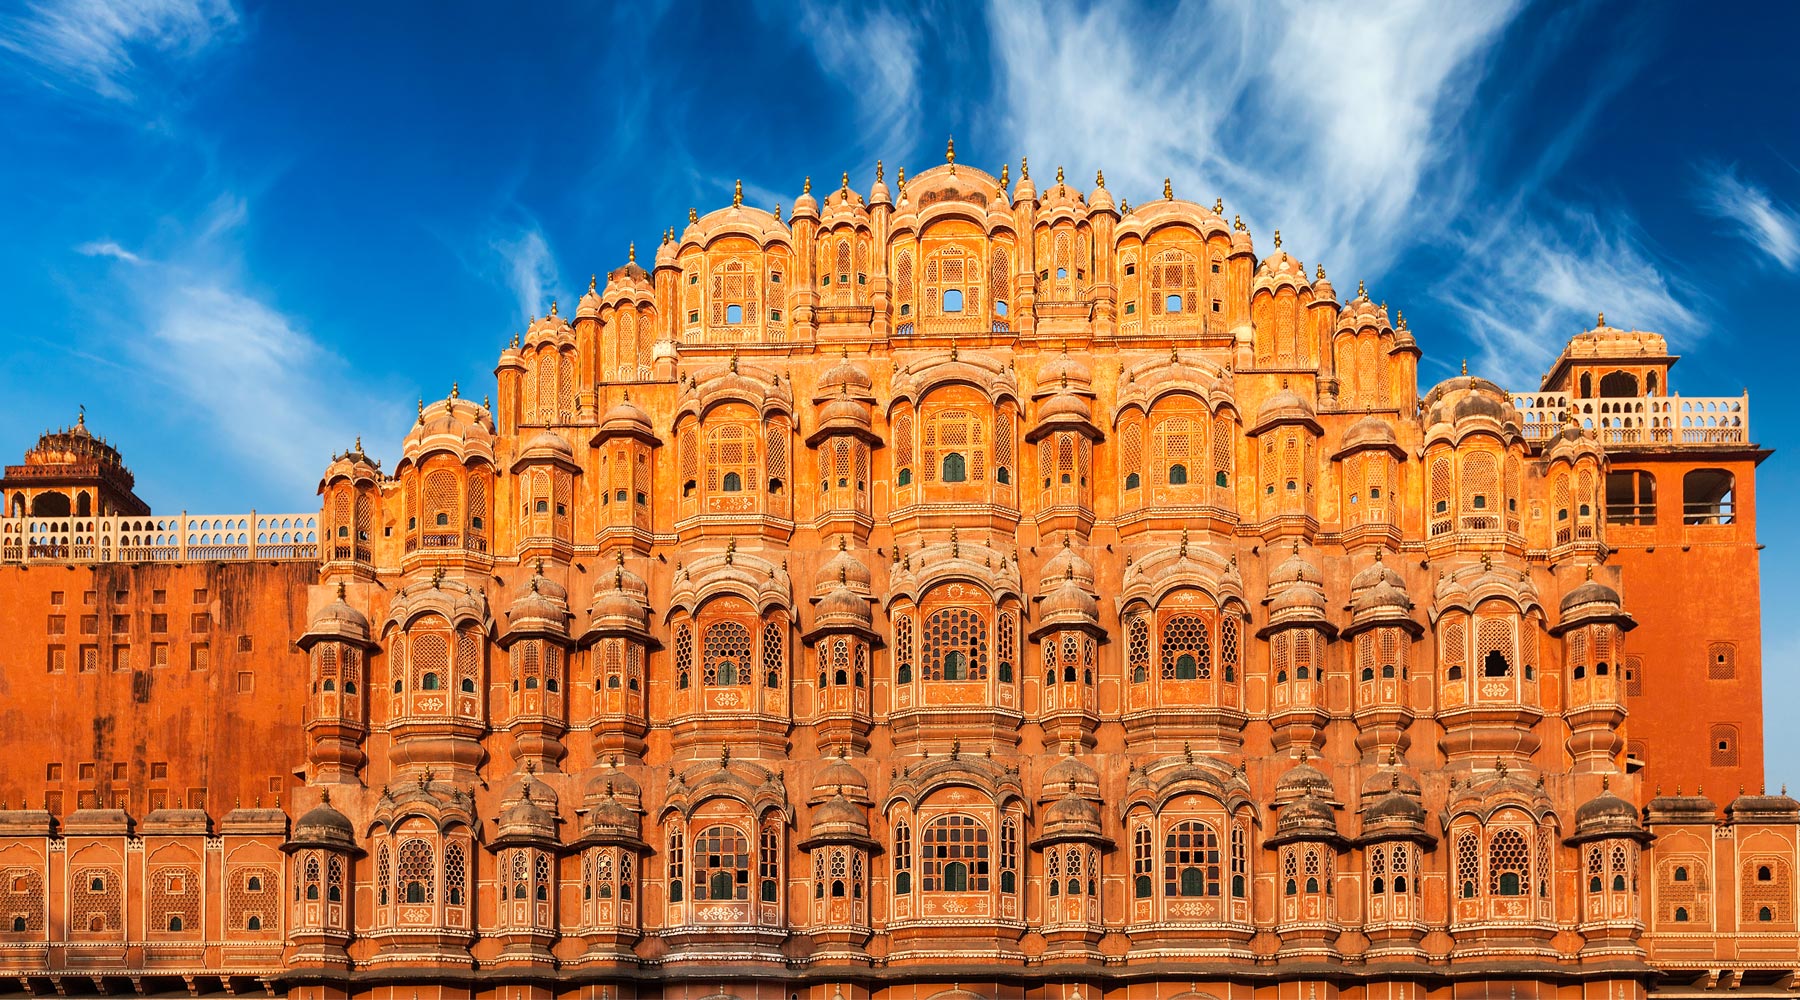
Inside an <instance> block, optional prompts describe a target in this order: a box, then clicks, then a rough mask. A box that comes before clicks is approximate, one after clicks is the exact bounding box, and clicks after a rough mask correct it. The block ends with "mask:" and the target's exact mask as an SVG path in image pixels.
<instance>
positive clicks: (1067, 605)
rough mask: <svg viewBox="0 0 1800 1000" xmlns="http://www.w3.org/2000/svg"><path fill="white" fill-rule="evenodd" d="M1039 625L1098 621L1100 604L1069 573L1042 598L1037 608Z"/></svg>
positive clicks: (1096, 623) (1093, 623) (1092, 623)
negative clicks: (1040, 604)
mask: <svg viewBox="0 0 1800 1000" xmlns="http://www.w3.org/2000/svg"><path fill="white" fill-rule="evenodd" d="M1038 620H1039V623H1040V625H1041V626H1050V625H1076V624H1091V625H1098V624H1099V623H1100V604H1099V602H1098V601H1095V600H1094V598H1093V595H1091V594H1089V593H1088V592H1087V591H1086V590H1084V589H1082V587H1081V584H1080V583H1079V582H1077V581H1076V579H1075V577H1074V576H1073V575H1072V574H1071V575H1070V576H1066V577H1064V578H1063V582H1062V583H1061V584H1059V585H1058V586H1057V588H1056V589H1055V590H1052V591H1051V592H1050V593H1049V594H1048V595H1047V596H1045V598H1044V603H1043V606H1042V607H1041V608H1039V610H1038Z"/></svg>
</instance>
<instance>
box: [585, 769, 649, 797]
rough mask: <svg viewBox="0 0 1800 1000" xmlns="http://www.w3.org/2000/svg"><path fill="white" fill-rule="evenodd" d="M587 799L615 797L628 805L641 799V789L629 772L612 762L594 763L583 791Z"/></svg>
mask: <svg viewBox="0 0 1800 1000" xmlns="http://www.w3.org/2000/svg"><path fill="white" fill-rule="evenodd" d="M584 794H585V795H586V797H587V798H589V799H594V800H597V799H600V798H617V799H619V800H620V802H622V803H624V804H626V805H627V806H630V805H632V804H634V803H639V802H641V801H643V794H644V793H643V789H642V788H640V787H639V786H638V780H637V779H636V778H634V777H632V776H631V772H630V771H627V770H625V769H624V768H621V767H618V766H617V765H616V764H615V763H613V762H608V763H605V764H596V765H595V766H594V767H593V769H592V772H591V773H590V774H589V775H588V779H587V785H586V786H585V792H584Z"/></svg>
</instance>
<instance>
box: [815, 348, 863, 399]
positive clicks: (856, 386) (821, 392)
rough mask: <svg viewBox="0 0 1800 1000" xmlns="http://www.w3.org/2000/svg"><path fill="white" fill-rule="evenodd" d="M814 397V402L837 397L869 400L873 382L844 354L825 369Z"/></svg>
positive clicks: (860, 367)
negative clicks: (835, 362) (827, 397)
mask: <svg viewBox="0 0 1800 1000" xmlns="http://www.w3.org/2000/svg"><path fill="white" fill-rule="evenodd" d="M814 395H815V400H816V399H822V398H824V397H826V396H837V395H845V396H854V397H856V398H857V399H871V398H873V397H874V395H875V382H874V380H873V379H871V378H870V377H869V373H868V372H866V371H864V370H863V368H862V366H861V365H859V364H857V363H856V362H854V361H851V360H850V356H849V354H848V353H846V354H845V355H844V356H843V357H842V358H840V359H839V360H838V362H837V364H834V365H832V366H831V367H830V368H827V369H825V373H824V374H823V375H820V376H819V383H818V389H817V391H816V393H815V394H814Z"/></svg>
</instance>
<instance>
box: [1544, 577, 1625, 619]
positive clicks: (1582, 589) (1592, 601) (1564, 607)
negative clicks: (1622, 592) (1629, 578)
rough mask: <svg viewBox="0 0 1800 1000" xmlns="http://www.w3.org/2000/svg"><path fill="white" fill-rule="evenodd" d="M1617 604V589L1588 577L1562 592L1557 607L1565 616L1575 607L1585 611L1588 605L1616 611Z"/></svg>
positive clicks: (1618, 602)
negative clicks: (1566, 591)
mask: <svg viewBox="0 0 1800 1000" xmlns="http://www.w3.org/2000/svg"><path fill="white" fill-rule="evenodd" d="M1619 604H1620V601H1619V592H1618V591H1616V590H1614V589H1612V588H1611V587H1609V586H1607V585H1606V584H1604V583H1601V582H1600V581H1599V580H1595V579H1592V578H1590V579H1588V580H1587V581H1585V582H1583V583H1581V584H1579V585H1577V586H1576V587H1575V588H1574V589H1573V590H1570V591H1569V592H1568V593H1567V594H1564V595H1563V599H1562V603H1561V604H1559V605H1558V606H1557V607H1558V610H1560V611H1561V612H1562V615H1563V617H1565V618H1567V617H1568V616H1569V615H1570V614H1571V613H1572V612H1574V611H1575V610H1577V609H1581V610H1583V611H1586V610H1590V607H1591V608H1592V610H1609V611H1612V612H1614V613H1617V611H1618V609H1619Z"/></svg>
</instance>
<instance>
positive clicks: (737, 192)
mask: <svg viewBox="0 0 1800 1000" xmlns="http://www.w3.org/2000/svg"><path fill="white" fill-rule="evenodd" d="M743 203H744V182H743V181H741V180H739V181H734V182H732V185H731V207H733V208H736V207H738V206H740V205H742V204H743Z"/></svg>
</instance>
